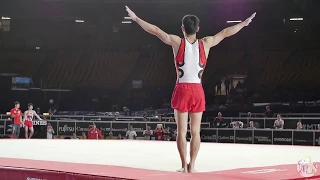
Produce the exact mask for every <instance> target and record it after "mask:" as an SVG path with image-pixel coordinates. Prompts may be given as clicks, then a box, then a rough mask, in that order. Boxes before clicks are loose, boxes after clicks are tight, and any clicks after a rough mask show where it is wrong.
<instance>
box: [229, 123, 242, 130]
mask: <svg viewBox="0 0 320 180" xmlns="http://www.w3.org/2000/svg"><path fill="white" fill-rule="evenodd" d="M230 126H231V127H232V128H236V129H242V127H243V122H241V121H233V122H231V123H230Z"/></svg>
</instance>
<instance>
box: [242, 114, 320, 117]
mask: <svg viewBox="0 0 320 180" xmlns="http://www.w3.org/2000/svg"><path fill="white" fill-rule="evenodd" d="M279 114H281V116H282V117H320V113H279ZM239 117H248V113H239ZM251 117H264V113H251Z"/></svg>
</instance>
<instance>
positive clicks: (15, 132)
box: [10, 101, 22, 139]
mask: <svg viewBox="0 0 320 180" xmlns="http://www.w3.org/2000/svg"><path fill="white" fill-rule="evenodd" d="M19 108H20V103H19V102H18V101H16V102H15V103H14V108H13V109H11V111H10V114H11V118H12V120H13V121H12V137H13V138H14V139H18V138H19V135H20V128H21V127H22V124H21V123H22V111H21V110H20V109H19Z"/></svg>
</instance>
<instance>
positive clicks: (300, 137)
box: [0, 120, 320, 146]
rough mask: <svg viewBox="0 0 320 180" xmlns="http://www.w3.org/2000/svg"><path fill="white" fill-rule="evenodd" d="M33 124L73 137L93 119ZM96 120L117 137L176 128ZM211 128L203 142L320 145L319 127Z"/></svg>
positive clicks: (5, 126) (2, 124) (204, 129)
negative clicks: (296, 128)
mask: <svg viewBox="0 0 320 180" xmlns="http://www.w3.org/2000/svg"><path fill="white" fill-rule="evenodd" d="M11 123H12V121H11V120H0V135H1V134H3V135H7V136H10V135H11V133H12V126H11ZM33 123H34V125H35V126H38V127H40V128H38V130H39V131H41V132H44V134H46V128H47V126H46V125H47V123H50V124H51V125H52V127H53V129H54V131H55V135H62V136H72V135H73V133H76V135H77V136H81V135H82V133H83V132H84V133H87V132H88V130H89V126H90V125H92V123H93V122H92V121H75V120H68V121H64V120H48V121H34V122H33ZM94 123H95V124H96V126H97V128H99V129H101V130H102V131H103V132H105V133H109V132H111V131H112V133H113V135H114V136H117V135H118V134H121V135H122V136H124V135H125V134H126V132H127V130H128V129H129V127H130V126H132V127H133V128H134V130H135V131H136V132H137V136H138V137H142V136H143V130H145V129H146V128H147V126H150V127H151V129H153V130H154V129H155V128H156V126H157V124H162V125H163V126H164V128H167V127H170V128H171V129H172V130H175V129H176V124H175V123H174V122H138V121H120V122H118V121H97V122H94ZM209 127H210V123H201V139H202V141H203V142H218V143H244V144H279V145H309V146H320V131H319V130H318V131H316V130H290V129H282V130H276V129H231V128H223V129H222V128H221V129H217V128H209ZM41 129H42V130H41ZM36 131H37V130H36ZM36 133H37V132H36Z"/></svg>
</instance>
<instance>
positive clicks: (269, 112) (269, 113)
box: [264, 106, 274, 118]
mask: <svg viewBox="0 0 320 180" xmlns="http://www.w3.org/2000/svg"><path fill="white" fill-rule="evenodd" d="M264 117H265V118H272V117H274V114H273V112H272V111H271V109H270V107H269V106H267V107H266V111H265V112H264Z"/></svg>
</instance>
